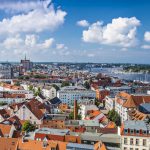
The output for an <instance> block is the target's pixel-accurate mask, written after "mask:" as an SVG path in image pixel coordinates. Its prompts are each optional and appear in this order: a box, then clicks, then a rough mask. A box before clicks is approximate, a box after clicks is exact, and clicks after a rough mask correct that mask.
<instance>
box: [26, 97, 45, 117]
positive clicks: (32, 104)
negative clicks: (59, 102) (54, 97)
mask: <svg viewBox="0 0 150 150" xmlns="http://www.w3.org/2000/svg"><path fill="white" fill-rule="evenodd" d="M25 105H26V107H27V108H28V109H29V110H30V111H31V112H32V113H33V114H34V115H35V116H36V117H37V118H38V119H41V118H42V117H43V116H44V113H43V109H45V105H44V104H42V103H41V102H39V101H38V100H36V99H32V100H31V101H29V102H27V103H25Z"/></svg>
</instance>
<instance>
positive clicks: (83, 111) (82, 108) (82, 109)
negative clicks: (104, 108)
mask: <svg viewBox="0 0 150 150" xmlns="http://www.w3.org/2000/svg"><path fill="white" fill-rule="evenodd" d="M89 110H98V107H97V106H96V105H80V111H79V113H80V115H81V118H82V119H84V118H85V117H86V115H87V111H89Z"/></svg>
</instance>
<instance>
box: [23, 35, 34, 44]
mask: <svg viewBox="0 0 150 150" xmlns="http://www.w3.org/2000/svg"><path fill="white" fill-rule="evenodd" d="M36 42H37V36H36V35H34V34H31V35H26V38H25V45H27V46H34V45H35V44H36Z"/></svg>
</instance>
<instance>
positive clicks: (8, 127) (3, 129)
mask: <svg viewBox="0 0 150 150" xmlns="http://www.w3.org/2000/svg"><path fill="white" fill-rule="evenodd" d="M11 127H12V125H5V124H0V131H1V134H2V137H4V136H5V135H9V133H10V130H11Z"/></svg>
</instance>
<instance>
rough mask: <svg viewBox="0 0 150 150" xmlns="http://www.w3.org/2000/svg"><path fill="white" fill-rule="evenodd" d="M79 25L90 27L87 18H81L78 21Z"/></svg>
mask: <svg viewBox="0 0 150 150" xmlns="http://www.w3.org/2000/svg"><path fill="white" fill-rule="evenodd" d="M77 25H78V26H81V27H88V26H89V22H88V21H87V20H80V21H78V22H77Z"/></svg>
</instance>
